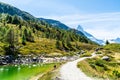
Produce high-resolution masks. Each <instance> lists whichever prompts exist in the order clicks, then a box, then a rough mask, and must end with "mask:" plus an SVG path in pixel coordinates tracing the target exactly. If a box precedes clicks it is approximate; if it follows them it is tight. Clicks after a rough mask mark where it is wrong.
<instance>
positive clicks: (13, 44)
mask: <svg viewBox="0 0 120 80" xmlns="http://www.w3.org/2000/svg"><path fill="white" fill-rule="evenodd" d="M6 42H7V43H8V44H9V45H8V47H5V51H6V54H7V55H13V56H16V55H17V47H18V35H17V34H15V31H14V29H13V28H10V29H9V30H8V33H7V35H6Z"/></svg>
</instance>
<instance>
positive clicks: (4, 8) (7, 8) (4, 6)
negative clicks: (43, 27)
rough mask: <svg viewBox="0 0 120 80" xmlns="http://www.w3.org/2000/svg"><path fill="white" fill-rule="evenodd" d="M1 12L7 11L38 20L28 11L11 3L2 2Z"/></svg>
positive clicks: (7, 12)
mask: <svg viewBox="0 0 120 80" xmlns="http://www.w3.org/2000/svg"><path fill="white" fill-rule="evenodd" d="M0 13H5V14H9V15H12V16H13V15H17V16H20V17H22V18H23V19H24V20H36V18H35V17H34V16H32V15H31V14H29V13H28V12H25V11H22V10H20V9H18V8H16V7H13V6H11V5H9V4H5V3H2V2H0Z"/></svg>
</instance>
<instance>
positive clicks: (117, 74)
mask: <svg viewBox="0 0 120 80" xmlns="http://www.w3.org/2000/svg"><path fill="white" fill-rule="evenodd" d="M112 74H113V75H114V76H116V77H117V78H120V72H118V71H117V70H114V71H113V73H112Z"/></svg>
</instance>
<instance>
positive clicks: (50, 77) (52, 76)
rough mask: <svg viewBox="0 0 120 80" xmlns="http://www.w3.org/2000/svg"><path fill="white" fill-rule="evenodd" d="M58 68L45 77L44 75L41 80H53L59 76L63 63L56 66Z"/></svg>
mask: <svg viewBox="0 0 120 80" xmlns="http://www.w3.org/2000/svg"><path fill="white" fill-rule="evenodd" d="M56 66H57V68H56V69H53V70H51V71H49V72H47V73H46V74H45V75H43V76H42V77H41V78H39V80H53V79H55V77H56V76H58V75H59V67H60V66H61V63H59V64H56Z"/></svg>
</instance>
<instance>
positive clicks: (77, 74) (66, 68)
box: [60, 53, 96, 80]
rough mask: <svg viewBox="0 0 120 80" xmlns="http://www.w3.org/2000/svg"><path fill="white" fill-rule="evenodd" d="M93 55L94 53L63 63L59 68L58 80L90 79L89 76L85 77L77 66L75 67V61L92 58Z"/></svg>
mask: <svg viewBox="0 0 120 80" xmlns="http://www.w3.org/2000/svg"><path fill="white" fill-rule="evenodd" d="M95 56H96V55H95V53H93V54H92V56H91V57H83V58H80V59H77V60H75V61H72V62H68V63H66V64H64V65H63V66H62V67H61V69H60V75H61V76H60V80H92V79H91V78H90V77H87V76H86V75H85V74H84V73H83V72H82V71H81V70H80V69H79V68H77V63H78V62H80V61H82V60H84V59H86V58H92V57H95Z"/></svg>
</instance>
